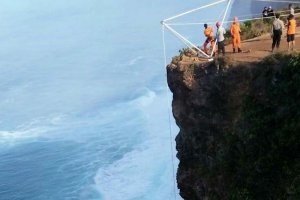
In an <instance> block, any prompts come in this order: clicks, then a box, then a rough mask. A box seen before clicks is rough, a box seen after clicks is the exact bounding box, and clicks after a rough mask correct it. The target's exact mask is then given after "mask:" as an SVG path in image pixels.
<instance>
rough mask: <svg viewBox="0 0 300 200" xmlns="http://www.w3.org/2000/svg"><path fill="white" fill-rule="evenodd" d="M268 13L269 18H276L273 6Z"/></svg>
mask: <svg viewBox="0 0 300 200" xmlns="http://www.w3.org/2000/svg"><path fill="white" fill-rule="evenodd" d="M267 12H268V17H273V16H274V10H273V9H272V7H271V6H269V8H268V10H267Z"/></svg>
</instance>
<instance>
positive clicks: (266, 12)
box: [262, 7, 268, 18]
mask: <svg viewBox="0 0 300 200" xmlns="http://www.w3.org/2000/svg"><path fill="white" fill-rule="evenodd" d="M262 16H263V18H265V17H268V8H267V7H264V9H263V11H262Z"/></svg>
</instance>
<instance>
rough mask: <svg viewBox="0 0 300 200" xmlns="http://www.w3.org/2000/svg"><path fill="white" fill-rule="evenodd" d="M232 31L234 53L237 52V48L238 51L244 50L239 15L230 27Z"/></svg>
mask: <svg viewBox="0 0 300 200" xmlns="http://www.w3.org/2000/svg"><path fill="white" fill-rule="evenodd" d="M230 33H231V37H232V49H233V53H235V49H236V48H237V49H238V52H239V53H240V52H242V50H241V34H240V33H241V28H240V24H239V21H238V18H237V17H234V19H233V23H232V24H231V27H230Z"/></svg>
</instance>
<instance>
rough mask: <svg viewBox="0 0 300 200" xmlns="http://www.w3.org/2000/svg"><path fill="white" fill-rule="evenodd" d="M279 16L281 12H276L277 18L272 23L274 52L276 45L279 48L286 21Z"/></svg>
mask: <svg viewBox="0 0 300 200" xmlns="http://www.w3.org/2000/svg"><path fill="white" fill-rule="evenodd" d="M279 17H280V14H279V13H276V15H275V20H274V21H273V24H272V32H271V37H272V39H273V43H272V52H274V48H275V46H276V48H277V49H278V48H279V45H280V40H281V35H282V31H283V29H284V23H283V21H281V20H280V19H279Z"/></svg>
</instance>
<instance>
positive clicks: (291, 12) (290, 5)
mask: <svg viewBox="0 0 300 200" xmlns="http://www.w3.org/2000/svg"><path fill="white" fill-rule="evenodd" d="M289 11H290V15H295V10H294V6H293V4H291V3H290V4H289Z"/></svg>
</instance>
